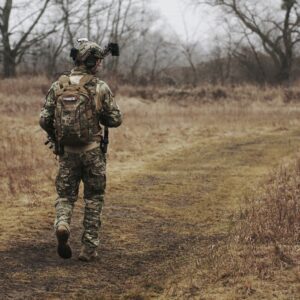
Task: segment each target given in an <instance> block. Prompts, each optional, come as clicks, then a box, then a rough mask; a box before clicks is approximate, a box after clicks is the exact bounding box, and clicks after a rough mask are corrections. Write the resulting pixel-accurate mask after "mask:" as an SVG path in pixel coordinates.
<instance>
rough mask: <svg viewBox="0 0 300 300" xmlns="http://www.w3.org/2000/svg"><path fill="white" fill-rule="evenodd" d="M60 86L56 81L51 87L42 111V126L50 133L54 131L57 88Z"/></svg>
mask: <svg viewBox="0 0 300 300" xmlns="http://www.w3.org/2000/svg"><path fill="white" fill-rule="evenodd" d="M57 88H58V83H57V82H54V83H53V84H52V86H51V87H50V89H49V91H48V93H47V96H46V99H45V103H44V107H43V108H42V110H41V113H40V126H41V127H42V128H43V129H44V130H45V131H46V132H47V133H48V134H49V135H52V134H53V132H54V124H53V122H54V113H55V90H56V89H57Z"/></svg>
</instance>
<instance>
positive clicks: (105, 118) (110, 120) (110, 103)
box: [40, 67, 122, 135]
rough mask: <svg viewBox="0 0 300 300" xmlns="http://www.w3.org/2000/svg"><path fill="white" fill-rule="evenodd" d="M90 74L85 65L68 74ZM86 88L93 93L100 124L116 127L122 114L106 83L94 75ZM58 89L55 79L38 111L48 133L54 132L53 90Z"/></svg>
mask: <svg viewBox="0 0 300 300" xmlns="http://www.w3.org/2000/svg"><path fill="white" fill-rule="evenodd" d="M86 74H90V73H89V71H88V70H87V69H86V68H85V67H75V68H74V69H72V70H71V73H70V76H82V75H86ZM86 88H87V89H88V90H89V91H90V93H91V95H94V99H95V104H96V105H95V106H96V113H97V119H98V121H99V123H100V124H102V125H104V126H107V127H118V126H120V125H121V123H122V114H121V112H120V109H119V107H118V105H117V103H116V102H115V100H114V97H113V94H112V92H111V90H110V89H109V87H108V85H107V84H106V83H105V82H103V81H101V80H100V79H99V78H97V77H96V76H95V77H94V78H93V79H92V80H90V81H89V82H88V83H87V84H86ZM58 89H60V86H59V82H58V81H56V82H54V83H53V84H52V86H51V87H50V89H49V91H48V94H47V96H46V99H45V104H44V107H43V108H42V110H41V113H40V125H41V127H42V128H43V129H44V130H45V131H46V132H47V133H48V134H50V135H53V133H54V117H55V116H54V114H55V106H56V99H55V91H56V90H58Z"/></svg>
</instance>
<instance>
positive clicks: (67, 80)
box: [58, 75, 70, 88]
mask: <svg viewBox="0 0 300 300" xmlns="http://www.w3.org/2000/svg"><path fill="white" fill-rule="evenodd" d="M58 82H59V85H60V86H61V88H65V87H66V86H68V85H70V78H69V76H67V75H62V76H60V77H59V78H58Z"/></svg>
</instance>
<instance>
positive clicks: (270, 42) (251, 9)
mask: <svg viewBox="0 0 300 300" xmlns="http://www.w3.org/2000/svg"><path fill="white" fill-rule="evenodd" d="M1 1H2V2H1V3H0V60H1V64H2V69H1V75H2V77H14V76H16V75H17V74H20V73H27V74H28V73H30V74H40V73H45V74H47V75H48V76H49V77H55V76H57V74H59V73H61V72H64V71H66V70H68V69H69V68H70V66H71V59H70V58H69V51H70V49H71V47H73V46H75V45H76V39H77V38H79V37H87V38H88V39H90V40H93V41H96V42H97V43H99V44H100V45H103V46H104V45H105V44H106V43H108V42H109V41H113V42H117V43H119V45H120V49H121V56H120V57H114V58H112V57H111V58H109V59H106V60H105V62H104V71H105V72H106V73H107V75H110V76H114V77H115V78H116V79H117V80H118V81H120V82H124V83H130V84H139V85H141V84H145V85H146V84H152V85H153V84H169V85H176V84H190V85H193V86H196V85H198V84H200V83H202V82H211V83H220V84H225V83H238V82H256V83H260V84H265V83H274V84H277V83H280V84H281V83H287V82H291V81H292V80H295V79H297V78H298V77H299V75H300V69H299V67H298V62H299V61H300V55H299V45H300V29H299V25H300V12H299V5H300V4H299V3H298V1H297V0H272V1H271V2H272V3H268V0H266V1H264V2H262V1H258V0H189V1H185V2H186V3H187V2H188V4H189V5H190V6H189V7H190V9H198V11H199V16H200V15H201V11H202V10H203V9H205V8H207V7H210V8H211V11H213V12H214V13H215V14H216V16H217V18H218V19H219V23H220V24H222V26H221V28H220V29H218V30H217V31H216V33H215V38H214V42H213V43H212V46H211V47H210V48H209V51H208V53H207V52H204V50H203V48H201V46H200V45H201V43H202V41H201V40H200V39H196V38H195V37H193V38H192V39H190V38H189V36H188V35H186V36H185V37H184V36H183V37H182V36H178V35H177V34H176V33H174V32H172V31H170V30H166V29H165V28H164V23H163V22H162V18H161V16H160V15H159V13H158V12H156V11H154V10H153V9H152V8H151V5H150V3H149V1H145V0H110V1H108V0H86V1H80V0H42V1H41V0H31V1H28V0H1Z"/></svg>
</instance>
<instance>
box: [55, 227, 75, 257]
mask: <svg viewBox="0 0 300 300" xmlns="http://www.w3.org/2000/svg"><path fill="white" fill-rule="evenodd" d="M55 233H56V238H57V241H58V245H57V253H58V255H59V256H60V257H61V258H65V259H67V258H71V257H72V249H71V247H70V245H69V244H68V239H69V236H70V232H69V230H68V229H67V227H66V226H63V225H59V226H58V227H57V228H56V232H55Z"/></svg>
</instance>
